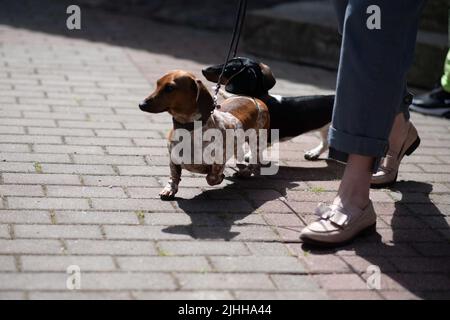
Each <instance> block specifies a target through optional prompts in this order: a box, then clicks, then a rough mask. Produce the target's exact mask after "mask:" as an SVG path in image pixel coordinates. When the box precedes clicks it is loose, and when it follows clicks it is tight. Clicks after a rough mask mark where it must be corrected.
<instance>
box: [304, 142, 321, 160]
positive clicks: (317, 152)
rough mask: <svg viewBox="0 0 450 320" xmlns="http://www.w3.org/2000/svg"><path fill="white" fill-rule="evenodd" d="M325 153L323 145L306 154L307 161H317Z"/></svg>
mask: <svg viewBox="0 0 450 320" xmlns="http://www.w3.org/2000/svg"><path fill="white" fill-rule="evenodd" d="M323 152H324V150H323V147H322V146H321V145H320V146H317V147H315V148H314V149H311V150H309V151H306V152H305V159H306V160H310V161H313V160H317V159H319V157H320V155H321V154H322V153H323Z"/></svg>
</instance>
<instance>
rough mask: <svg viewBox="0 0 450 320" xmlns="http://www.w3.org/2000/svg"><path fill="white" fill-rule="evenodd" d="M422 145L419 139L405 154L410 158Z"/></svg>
mask: <svg viewBox="0 0 450 320" xmlns="http://www.w3.org/2000/svg"><path fill="white" fill-rule="evenodd" d="M419 145H420V138H419V137H417V139H416V141H414V143H413V144H412V145H411V146H410V147H409V148H408V150H406V152H405V154H406V155H407V156H410V155H411V154H412V153H413V152H414V151H416V149H417V147H418V146H419Z"/></svg>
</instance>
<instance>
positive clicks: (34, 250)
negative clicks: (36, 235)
mask: <svg viewBox="0 0 450 320" xmlns="http://www.w3.org/2000/svg"><path fill="white" fill-rule="evenodd" d="M63 250H64V247H62V245H61V243H60V242H59V241H57V240H40V239H14V240H2V239H0V254H60V253H61V252H63Z"/></svg>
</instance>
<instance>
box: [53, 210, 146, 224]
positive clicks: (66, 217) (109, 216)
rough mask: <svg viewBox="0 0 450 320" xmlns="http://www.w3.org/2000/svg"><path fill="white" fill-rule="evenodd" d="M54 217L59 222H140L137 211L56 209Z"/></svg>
mask: <svg viewBox="0 0 450 320" xmlns="http://www.w3.org/2000/svg"><path fill="white" fill-rule="evenodd" d="M54 219H55V220H56V222H57V223H59V224H103V225H105V224H113V225H117V224H138V223H139V219H138V217H137V214H136V212H105V211H56V212H55V213H54Z"/></svg>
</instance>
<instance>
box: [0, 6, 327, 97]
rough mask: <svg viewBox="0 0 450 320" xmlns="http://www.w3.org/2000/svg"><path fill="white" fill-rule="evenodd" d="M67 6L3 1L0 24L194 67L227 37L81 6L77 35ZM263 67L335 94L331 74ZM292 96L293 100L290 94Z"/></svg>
mask: <svg viewBox="0 0 450 320" xmlns="http://www.w3.org/2000/svg"><path fill="white" fill-rule="evenodd" d="M71 4H73V3H72V2H71V1H68V0H59V1H51V0H40V1H35V0H21V1H16V0H3V1H1V5H2V10H0V24H5V25H9V26H11V27H14V28H22V29H27V30H32V31H36V32H43V33H47V34H53V35H57V36H63V37H66V38H71V39H74V40H75V39H84V40H88V41H92V42H99V43H107V44H111V45H114V46H119V47H124V48H130V49H137V50H143V51H146V52H150V53H154V54H161V55H169V56H172V57H175V58H178V59H182V60H190V61H194V62H197V63H199V64H200V65H202V66H204V65H212V64H218V63H222V61H223V59H224V58H225V54H226V50H227V47H228V42H229V38H230V35H231V31H232V30H231V29H230V30H229V32H226V33H224V32H211V31H207V30H200V29H194V28H189V27H184V26H179V25H175V24H171V23H167V24H164V23H158V22H154V21H152V20H149V19H144V18H140V17H137V16H133V15H124V14H113V13H111V12H108V11H105V10H101V9H98V8H89V7H87V6H83V5H81V8H82V16H81V17H82V18H81V21H82V25H81V30H68V29H67V27H66V19H67V17H68V15H67V14H66V8H67V6H69V5H71ZM43 45H46V44H45V43H44V44H43ZM80 54H82V52H80ZM249 56H251V55H249ZM143 59H144V61H139V62H138V64H139V65H140V66H141V65H142V68H141V69H144V70H143V71H144V73H146V70H145V69H146V65H147V66H148V65H151V64H153V63H155V61H147V60H145V57H144V58H143ZM265 62H266V63H268V64H269V65H270V66H271V69H272V71H273V72H274V74H275V75H276V76H277V78H278V79H281V78H283V79H287V80H290V81H293V82H297V83H307V84H310V85H315V86H317V87H320V88H323V89H327V90H334V85H335V84H334V80H335V73H334V72H333V73H330V72H328V71H325V70H321V71H318V72H316V73H317V74H314V75H310V74H309V73H308V72H305V70H306V69H304V67H301V66H294V65H292V64H288V65H286V64H284V63H282V62H279V61H269V62H268V61H265ZM183 68H184V66H183V65H182V64H181V63H180V65H178V66H173V65H171V66H167V71H169V70H172V69H183ZM308 70H310V69H308ZM141 71H142V70H141ZM189 71H192V72H194V73H196V74H198V75H200V74H201V72H200V67H199V68H198V70H189ZM322 72H323V73H324V74H323V75H322ZM324 75H325V76H324ZM159 76H161V75H160V74H158V75H154V74H151V73H150V74H146V77H147V79H148V80H149V81H151V82H152V83H153V82H154V81H156V79H157V78H158V77H159ZM292 95H297V94H296V92H292Z"/></svg>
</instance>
